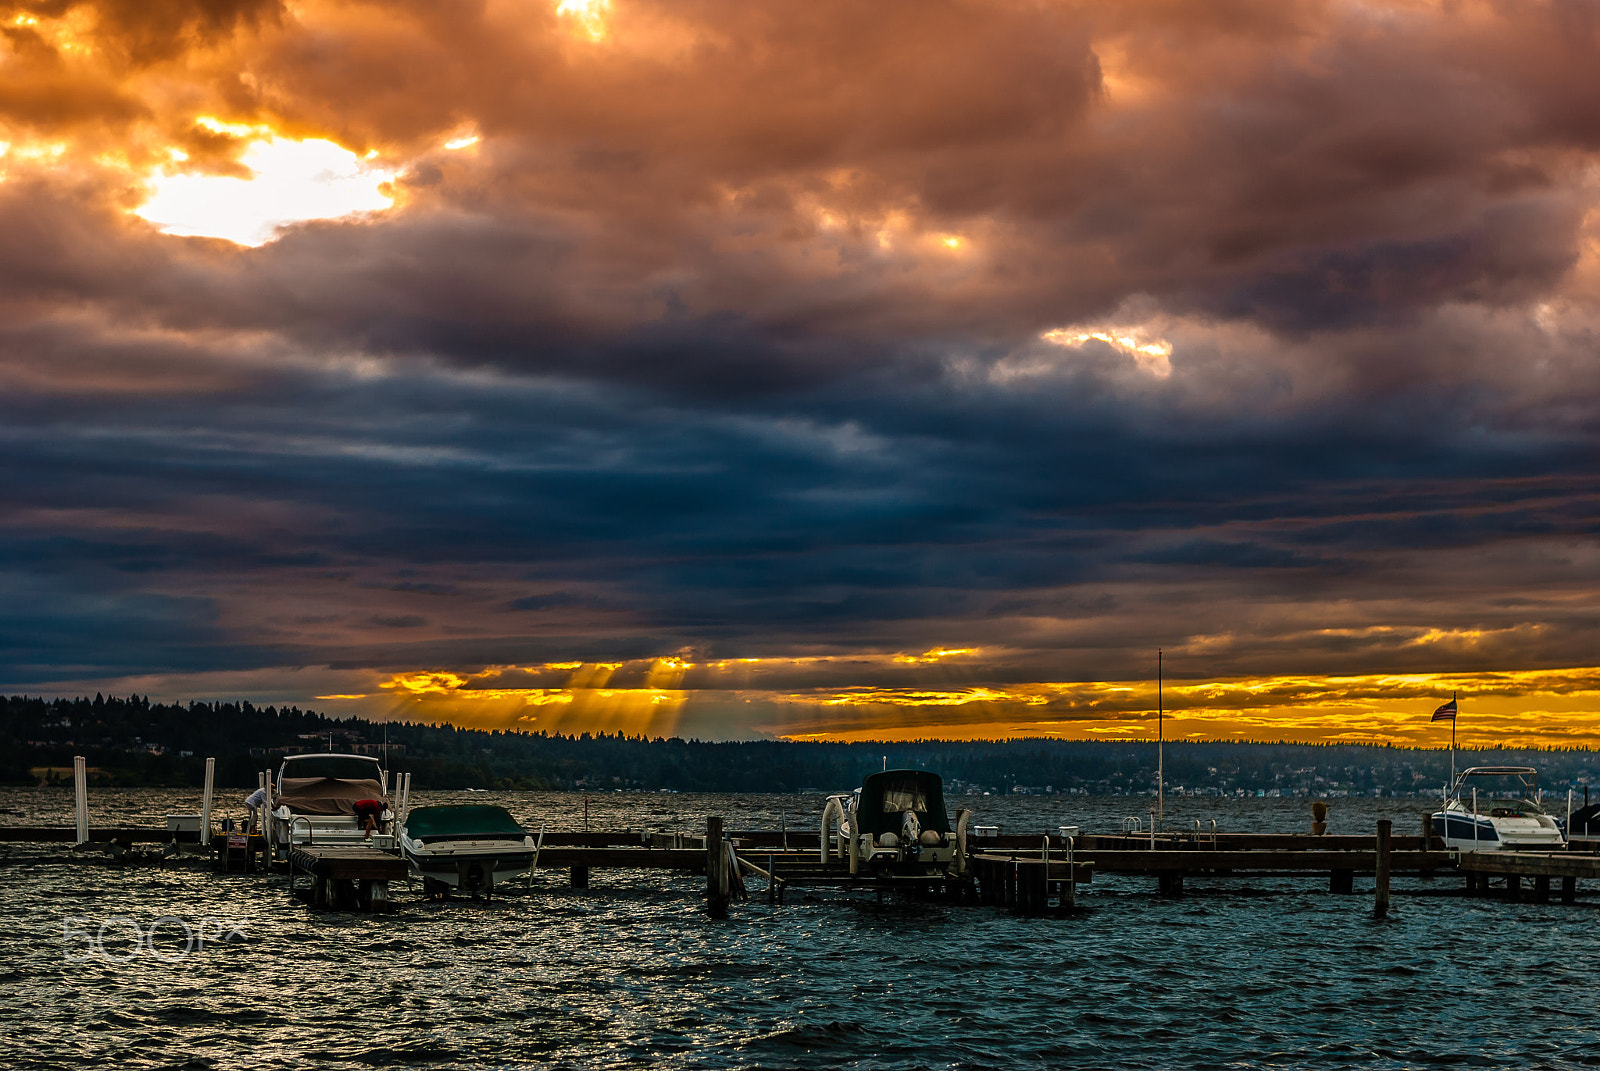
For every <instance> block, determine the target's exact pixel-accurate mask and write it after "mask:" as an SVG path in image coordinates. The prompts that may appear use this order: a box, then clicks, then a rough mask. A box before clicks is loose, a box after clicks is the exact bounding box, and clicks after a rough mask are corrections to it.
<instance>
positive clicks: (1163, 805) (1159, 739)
mask: <svg viewBox="0 0 1600 1071" xmlns="http://www.w3.org/2000/svg"><path fill="white" fill-rule="evenodd" d="M1165 723H1166V710H1165V707H1164V705H1163V703H1162V701H1161V648H1159V647H1157V648H1156V821H1157V822H1158V823H1159V822H1163V821H1165V820H1166V816H1167V765H1166V751H1167V739H1166V736H1167V734H1166V724H1165Z"/></svg>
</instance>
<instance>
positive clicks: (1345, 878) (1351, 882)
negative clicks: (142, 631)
mask: <svg viewBox="0 0 1600 1071" xmlns="http://www.w3.org/2000/svg"><path fill="white" fill-rule="evenodd" d="M1328 891H1329V892H1331V893H1339V894H1342V895H1345V896H1348V895H1349V894H1351V893H1353V892H1355V891H1356V872H1355V871H1354V870H1335V871H1333V872H1332V873H1330V874H1329V875H1328Z"/></svg>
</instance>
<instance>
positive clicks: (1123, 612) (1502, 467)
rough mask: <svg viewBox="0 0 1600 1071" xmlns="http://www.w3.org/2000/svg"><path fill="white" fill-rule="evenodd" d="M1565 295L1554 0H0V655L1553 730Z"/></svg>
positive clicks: (1593, 406)
mask: <svg viewBox="0 0 1600 1071" xmlns="http://www.w3.org/2000/svg"><path fill="white" fill-rule="evenodd" d="M1597 328H1600V4H1597V3H1593V2H1586V0H1548V2H1547V0H1518V2H1515V3H1512V2H1480V0H1443V2H1424V0H1417V2H1389V3H1361V2H1317V0H1205V2H1199V0H1125V2H1119V3H1110V4H1108V3H1104V2H1087V0H1084V2H1076V0H1063V2H1051V0H986V2H958V0H808V2H806V3H803V4H759V3H749V2H747V0H673V2H672V3H649V2H643V0H517V2H510V0H410V2H408V0H384V2H383V3H359V2H343V0H305V2H299V0H296V2H283V3H278V2H273V0H83V2H75V0H33V2H15V0H0V450H3V455H0V460H3V464H0V480H3V486H0V516H3V523H0V641H3V642H0V689H3V690H4V691H6V692H7V693H10V694H32V695H40V694H42V695H80V694H91V693H93V692H96V691H103V692H106V693H107V694H119V695H121V694H127V693H130V692H135V693H138V694H141V695H152V696H153V697H154V698H157V699H162V700H184V699H249V700H252V701H254V702H258V703H263V704H265V703H277V704H291V703H292V704H295V705H299V706H303V707H312V708H315V709H319V710H323V711H326V712H328V713H331V714H336V715H347V714H360V715H363V716H368V717H379V718H414V719H428V720H447V721H452V722H455V723H457V724H462V725H472V726H479V727H495V728H516V729H529V730H546V731H560V732H583V731H605V732H618V731H621V732H626V733H628V734H637V733H646V734H649V735H652V736H656V735H664V736H670V735H682V736H696V737H700V738H713V739H729V738H754V737H770V736H783V737H792V738H797V739H914V738H925V737H944V738H971V739H977V738H998V737H1009V736H1057V737H1064V738H1089V739H1093V738H1103V739H1142V738H1148V737H1150V736H1152V735H1154V733H1155V732H1156V731H1157V725H1156V717H1157V709H1158V707H1159V708H1160V709H1161V710H1163V711H1165V712H1166V713H1167V714H1169V715H1170V720H1167V721H1164V722H1163V723H1162V725H1161V727H1160V731H1161V732H1163V733H1164V734H1165V735H1166V736H1167V737H1168V738H1170V739H1182V738H1195V739H1244V740H1323V741H1389V742H1397V743H1410V744H1421V745H1425V746H1439V745H1441V744H1444V743H1446V742H1447V741H1448V728H1447V727H1446V726H1445V725H1443V724H1434V723H1431V722H1430V721H1429V719H1428V715H1429V714H1430V712H1431V711H1432V710H1433V708H1434V707H1435V706H1436V705H1438V704H1439V703H1440V702H1442V701H1444V700H1445V699H1448V698H1449V697H1450V696H1451V695H1452V694H1458V695H1459V696H1460V700H1461V709H1462V717H1461V721H1460V723H1459V725H1458V729H1459V732H1460V736H1461V739H1462V741H1463V742H1465V743H1480V744H1488V743H1501V742H1512V743H1518V744H1540V745H1559V746H1564V745H1569V744H1581V745H1590V746H1593V745H1596V744H1600V643H1597V635H1600V632H1597V628H1596V626H1597V623H1600V585H1597V581H1600V540H1597V535H1600V498H1597V491H1600V449H1597V447H1600V337H1597V335H1596V330H1597ZM1158 651H1159V652H1160V654H1159V656H1158ZM1158 657H1159V660H1160V673H1161V684H1160V686H1159V694H1158V685H1157V672H1158Z"/></svg>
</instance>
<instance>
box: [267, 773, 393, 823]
mask: <svg viewBox="0 0 1600 1071" xmlns="http://www.w3.org/2000/svg"><path fill="white" fill-rule="evenodd" d="M381 799H383V786H382V785H381V784H379V783H378V782H376V781H369V780H359V781H358V780H353V779H350V778H344V777H285V778H284V779H283V788H282V790H281V791H280V792H279V793H278V802H279V803H281V804H283V805H284V806H286V807H288V808H289V810H290V811H292V812H293V813H295V814H324V815H327V814H351V815H353V814H355V813H356V801H357V800H381Z"/></svg>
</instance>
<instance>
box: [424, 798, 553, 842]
mask: <svg viewBox="0 0 1600 1071" xmlns="http://www.w3.org/2000/svg"><path fill="white" fill-rule="evenodd" d="M405 832H406V836H408V837H410V838H411V839H412V840H419V841H430V840H479V839H481V840H504V839H506V838H515V839H517V840H519V841H520V840H521V839H522V838H523V837H526V836H527V835H528V831H527V830H525V829H523V828H522V827H521V826H519V825H518V824H517V820H516V819H515V818H512V817H511V812H509V811H507V810H506V809H505V808H504V807H479V806H464V807H418V808H417V809H416V810H414V811H412V812H411V813H410V814H408V815H406V825H405Z"/></svg>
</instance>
